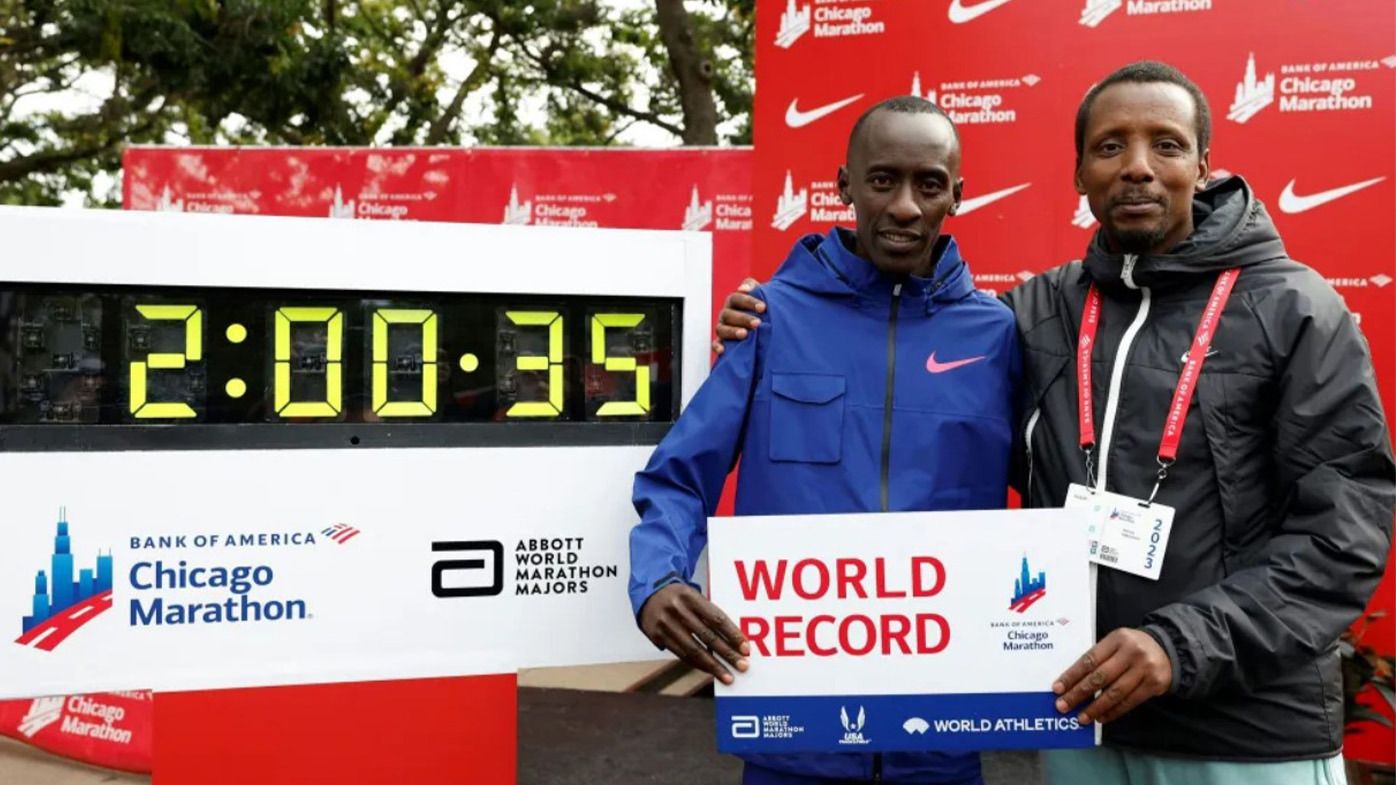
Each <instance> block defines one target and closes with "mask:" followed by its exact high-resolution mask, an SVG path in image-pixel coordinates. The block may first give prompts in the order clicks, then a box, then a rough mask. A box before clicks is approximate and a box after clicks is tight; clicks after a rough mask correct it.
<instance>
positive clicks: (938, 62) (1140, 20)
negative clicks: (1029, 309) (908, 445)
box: [752, 0, 1396, 762]
mask: <svg viewBox="0 0 1396 785" xmlns="http://www.w3.org/2000/svg"><path fill="white" fill-rule="evenodd" d="M1393 28H1396V4H1392V3H1373V2H1367V1H1365V0H1337V1H1335V2H1326V3H1314V2H1305V1H1304V0H1279V1H1275V0H1072V2H1057V3H1042V2H1033V1H1032V0H926V2H917V3H910V2H901V1H899V0H765V1H764V2H762V3H760V4H759V5H758V10H757V19H756V63H757V74H756V76H757V84H758V85H759V88H760V89H759V90H758V91H757V94H756V106H755V110H754V121H755V128H754V131H755V139H756V156H755V166H754V193H755V215H754V219H753V220H754V233H755V242H754V246H753V247H754V249H755V250H754V256H753V258H752V268H753V269H754V270H755V271H757V273H758V274H759V276H760V277H765V276H769V275H770V273H771V272H772V271H773V270H774V269H775V268H776V267H777V266H778V265H779V264H780V262H781V261H782V260H783V259H784V258H785V255H786V253H787V252H788V251H789V249H790V246H791V244H792V243H793V242H794V241H795V239H796V238H797V237H799V236H800V235H801V234H803V233H805V232H823V231H827V230H828V228H829V227H830V226H832V225H834V224H845V225H852V223H853V222H854V217H853V215H852V212H851V210H849V209H848V208H846V207H844V206H843V204H842V203H841V202H840V201H839V199H838V193H837V190H836V186H835V175H836V172H837V170H838V167H839V165H840V164H842V163H843V161H844V154H845V145H846V142H847V135H848V132H849V130H850V128H851V126H852V124H853V121H854V120H855V119H856V118H857V117H858V115H859V114H860V113H861V112H863V111H864V110H866V109H867V108H868V107H870V106H872V105H873V104H875V103H877V102H878V101H880V100H883V99H885V98H890V97H892V96H895V95H906V94H916V95H920V96H922V97H924V98H927V99H929V100H931V101H934V102H935V103H936V105H937V106H939V107H940V108H941V109H943V110H945V112H946V113H947V114H948V115H949V116H950V117H951V118H952V119H953V120H954V121H955V122H956V124H957V126H958V128H959V131H960V135H961V139H962V142H963V148H964V165H963V175H964V178H965V189H964V201H963V203H962V206H961V210H960V213H959V215H957V216H955V217H952V218H950V219H949V220H948V221H947V223H946V225H945V230H946V231H947V232H950V233H953V234H955V235H956V236H957V237H958V238H959V240H960V247H961V250H962V251H963V253H964V254H965V257H966V258H967V259H968V260H969V263H970V266H971V269H972V270H973V271H974V273H975V280H976V282H977V283H978V284H979V286H980V287H981V288H984V289H989V290H994V291H1003V290H1006V289H1009V288H1011V287H1013V286H1015V285H1016V284H1017V283H1019V282H1020V281H1022V280H1024V279H1026V278H1028V277H1031V276H1032V275H1033V274H1034V273H1036V272H1039V271H1041V270H1045V269H1048V268H1050V267H1054V266H1056V265H1058V264H1061V263H1063V262H1066V261H1069V260H1071V259H1075V258H1079V257H1080V256H1081V254H1082V253H1083V252H1084V250H1085V247H1086V244H1087V242H1088V241H1089V240H1090V237H1091V233H1092V232H1093V231H1094V230H1095V228H1096V223H1095V221H1094V219H1093V218H1092V217H1091V215H1090V212H1089V210H1088V209H1087V208H1086V206H1085V203H1084V200H1083V199H1082V198H1081V197H1080V196H1079V195H1077V194H1076V192H1075V190H1074V189H1073V186H1072V170H1073V167H1074V163H1075V161H1074V158H1075V151H1074V146H1073V144H1074V143H1073V126H1074V119H1075V114H1076V108H1077V105H1078V104H1079V103H1080V100H1081V98H1082V97H1083V96H1084V95H1085V93H1086V91H1087V90H1089V89H1090V88H1091V86H1092V85H1094V84H1095V83H1096V82H1097V81H1098V80H1099V79H1101V78H1102V77H1104V76H1105V75H1106V74H1108V73H1109V72H1110V71H1112V70H1114V69H1115V68H1117V67H1119V66H1121V65H1124V64H1126V63H1129V62H1132V61H1135V60H1142V59H1158V60H1164V61H1166V62H1169V63H1171V64H1173V65H1175V66H1177V67H1178V68H1180V69H1181V70H1182V71H1183V72H1184V73H1186V74H1188V75H1189V76H1191V77H1192V78H1193V80H1194V81H1196V82H1197V84H1198V85H1199V86H1200V87H1201V88H1202V90H1203V92H1204V93H1205V94H1206V96H1207V98H1208V102H1209V104H1210V105H1211V110H1212V119H1213V142H1212V145H1211V163H1212V166H1213V168H1214V170H1222V171H1224V172H1232V173H1236V174H1241V175H1243V176H1245V177H1246V178H1247V180H1248V181H1249V182H1250V183H1251V185H1252V186H1253V187H1254V188H1255V191H1256V194H1257V195H1258V196H1259V198H1260V199H1261V200H1262V201H1263V202H1264V203H1265V205H1266V207H1267V208H1268V210H1269V212H1270V214H1271V216H1272V217H1273V218H1274V220H1275V224H1276V226H1277V227H1278V228H1279V230H1280V233H1281V234H1282V236H1283V237H1284V240H1285V244H1286V247H1287V248H1288V250H1289V252H1290V254H1291V255H1292V256H1293V257H1294V258H1296V259H1299V260H1301V261H1304V262H1306V263H1307V264H1309V265H1310V266H1312V267H1314V268H1315V269H1317V270H1318V271H1319V272H1321V273H1322V274H1323V275H1325V276H1326V277H1327V278H1328V280H1329V282H1330V283H1332V284H1333V286H1334V287H1335V288H1336V289H1337V291H1338V292H1339V293H1340V294H1341V295H1342V296H1343V297H1344V298H1346V300H1347V302H1348V304H1349V306H1350V307H1351V308H1352V309H1353V311H1354V312H1355V313H1356V314H1357V315H1358V318H1359V319H1360V321H1361V325H1362V328H1363V331H1364V332H1365V333H1366V335H1367V338H1368V340H1369V342H1370V343H1371V348H1372V354H1373V357H1374V360H1375V365H1376V372H1377V378H1378V383H1379V385H1380V387H1381V390H1382V394H1383V402H1384V405H1385V406H1386V408H1387V411H1388V412H1391V411H1393V409H1394V408H1396V376H1393V373H1396V329H1393V328H1396V321H1393V320H1396V308H1393V305H1396V301H1393V295H1396V286H1393V283H1396V233H1393V232H1392V216H1393V215H1396V135H1393V133H1392V129H1393V128H1396V109H1393V107H1396V43H1393V40H1392V34H1391V33H1392V30H1393ZM1393 561H1396V559H1393ZM1394 600H1396V579H1393V571H1392V569H1390V568H1388V571H1387V576H1386V579H1385V580H1384V581H1383V583H1382V585H1381V586H1380V588H1379V589H1378V591H1377V595H1376V598H1375V599H1374V601H1373V603H1372V609H1373V610H1377V609H1386V610H1388V611H1389V610H1391V609H1392V608H1393V605H1396V601H1394ZM1368 636H1369V639H1370V641H1371V642H1372V643H1373V644H1374V645H1376V646H1377V647H1378V648H1379V649H1381V650H1382V651H1384V652H1387V653H1390V652H1392V651H1393V650H1396V627H1393V624H1392V619H1391V618H1390V617H1388V618H1387V619H1385V620H1382V621H1380V622H1378V623H1376V624H1373V625H1372V626H1371V627H1370V629H1369V631H1368ZM1369 725H1370V727H1368V728H1366V729H1364V730H1363V732H1362V733H1360V734H1354V735H1353V736H1352V737H1351V738H1350V739H1349V744H1348V747H1347V751H1348V753H1349V754H1351V755H1354V756H1357V757H1362V758H1368V759H1375V760H1384V761H1387V762H1391V761H1392V755H1393V749H1396V742H1393V737H1392V734H1391V731H1390V730H1389V729H1385V728H1381V727H1380V726H1377V725H1375V724H1369Z"/></svg>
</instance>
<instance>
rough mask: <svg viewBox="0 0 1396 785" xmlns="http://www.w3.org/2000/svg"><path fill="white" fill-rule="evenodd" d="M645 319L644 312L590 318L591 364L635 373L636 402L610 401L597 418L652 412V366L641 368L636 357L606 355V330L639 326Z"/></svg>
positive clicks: (610, 369) (601, 409)
mask: <svg viewBox="0 0 1396 785" xmlns="http://www.w3.org/2000/svg"><path fill="white" fill-rule="evenodd" d="M644 320H645V315H644V314H642V313H598V314H596V315H594V316H592V317H591V361H592V363H594V364H596V365H604V366H605V367H606V370H608V371H616V372H620V373H624V372H633V373H634V374H635V400H633V401H609V402H607V403H603V404H601V408H600V409H597V410H596V416H597V417H620V416H624V415H627V414H632V415H633V414H648V413H649V410H650V367H649V366H648V365H638V364H637V363H636V362H635V358H634V357H610V356H608V355H607V354H606V328H607V327H636V326H638V325H639V324H640V322H643V321H644Z"/></svg>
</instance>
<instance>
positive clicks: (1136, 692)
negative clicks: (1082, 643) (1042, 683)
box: [1052, 628, 1173, 724]
mask: <svg viewBox="0 0 1396 785" xmlns="http://www.w3.org/2000/svg"><path fill="white" fill-rule="evenodd" d="M1172 683H1173V664H1172V662H1170V661H1169V659H1168V654H1167V652H1165V651H1164V650H1163V647H1162V646H1160V645H1159V644H1158V641H1156V640H1154V636H1152V635H1150V634H1149V633H1147V632H1143V631H1141V630H1131V629H1125V628H1121V629H1118V630H1115V631H1114V632H1112V633H1110V634H1109V635H1107V636H1105V637H1104V638H1103V639H1102V640H1101V641H1100V642H1099V643H1097V644H1096V645H1095V646H1092V647H1091V650H1090V651H1088V652H1086V653H1085V654H1084V655H1082V656H1081V659H1079V660H1077V661H1076V662H1075V663H1074V664H1073V665H1072V666H1071V667H1070V668H1067V669H1066V672H1065V673H1063V674H1062V675H1061V676H1059V677H1057V681H1056V682H1055V683H1053V684H1052V692H1055V693H1056V694H1058V695H1060V696H1061V697H1060V698H1058V699H1057V711H1060V712H1063V713H1065V712H1066V711H1068V710H1070V709H1071V707H1072V706H1078V705H1080V704H1081V703H1083V702H1085V701H1086V700H1087V699H1088V698H1090V697H1091V696H1092V695H1094V694H1095V693H1097V692H1099V693H1100V696H1099V697H1097V698H1096V699H1095V701H1093V702H1092V703H1091V705H1089V706H1087V707H1086V708H1085V709H1083V710H1082V711H1081V714H1080V715H1079V716H1078V717H1077V719H1078V720H1079V721H1080V722H1081V723H1082V724H1086V723H1089V722H1091V721H1092V720H1098V721H1100V722H1110V721H1112V720H1116V719H1118V718H1120V717H1123V716H1124V715H1125V714H1128V713H1129V712H1130V711H1132V710H1133V709H1134V708H1135V707H1136V706H1138V705H1139V704H1141V703H1143V702H1144V701H1146V700H1148V699H1150V698H1153V697H1155V696H1158V695H1162V694H1164V693H1165V692H1168V688H1169V686H1170V685H1172Z"/></svg>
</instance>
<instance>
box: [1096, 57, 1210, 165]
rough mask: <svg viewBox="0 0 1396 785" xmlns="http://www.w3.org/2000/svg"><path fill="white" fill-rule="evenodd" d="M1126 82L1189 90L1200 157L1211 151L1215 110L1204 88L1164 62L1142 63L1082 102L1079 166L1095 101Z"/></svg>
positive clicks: (1102, 82) (1117, 74) (1106, 82)
mask: <svg viewBox="0 0 1396 785" xmlns="http://www.w3.org/2000/svg"><path fill="white" fill-rule="evenodd" d="M1125 82H1129V83H1132V84H1151V83H1157V82H1162V83H1165V84H1175V85H1178V86H1179V87H1181V88H1183V89H1184V90H1187V91H1188V95H1190V96H1192V105H1193V131H1194V132H1195V133H1196V134H1197V152H1198V154H1199V155H1200V154H1202V153H1205V152H1207V150H1208V145H1210V144H1211V143H1212V109H1211V107H1209V106H1208V105H1207V96H1205V95H1203V94H1202V90H1201V88H1199V87H1198V86H1197V84H1196V83H1195V82H1193V81H1192V80H1191V79H1189V78H1187V76H1186V75H1184V74H1183V72H1182V71H1179V70H1178V69H1176V68H1174V67H1173V66H1171V65H1169V64H1168V63H1160V62H1158V61H1156V60H1140V61H1139V62H1137V63H1130V64H1129V65H1127V66H1125V67H1123V68H1119V69H1116V70H1115V71H1114V72H1112V73H1111V74H1110V75H1109V76H1107V77H1105V78H1104V79H1102V80H1100V82H1099V83H1097V84H1096V86H1095V87H1092V88H1091V89H1090V91H1089V92H1087V93H1086V97H1085V98H1083V99H1081V105H1080V106H1079V107H1077V109H1076V163H1077V164H1078V165H1079V164H1080V163H1081V156H1082V154H1083V153H1084V152H1085V147H1086V121H1087V120H1088V119H1089V118H1090V116H1091V107H1092V106H1095V99H1096V98H1097V97H1098V96H1099V95H1100V94H1101V92H1103V91H1104V90H1105V89H1106V88H1107V87H1110V86H1111V85H1117V84H1122V83H1125Z"/></svg>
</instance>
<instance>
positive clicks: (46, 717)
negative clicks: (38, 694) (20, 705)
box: [19, 695, 64, 739]
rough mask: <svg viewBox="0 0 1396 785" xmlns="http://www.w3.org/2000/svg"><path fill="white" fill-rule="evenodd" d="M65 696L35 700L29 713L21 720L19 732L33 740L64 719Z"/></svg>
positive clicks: (30, 706)
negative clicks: (39, 733)
mask: <svg viewBox="0 0 1396 785" xmlns="http://www.w3.org/2000/svg"><path fill="white" fill-rule="evenodd" d="M63 701H64V698H63V696H61V695H59V696H56V697H51V698H35V699H34V700H33V702H32V703H30V704H29V711H28V712H27V713H26V714H25V715H24V716H23V717H22V718H20V721H19V732H20V733H21V734H23V735H24V738H26V739H32V738H34V736H35V735H37V734H38V732H39V731H41V730H43V729H44V728H47V727H48V726H50V725H52V724H53V723H55V722H58V721H59V720H60V719H62V718H63Z"/></svg>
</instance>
